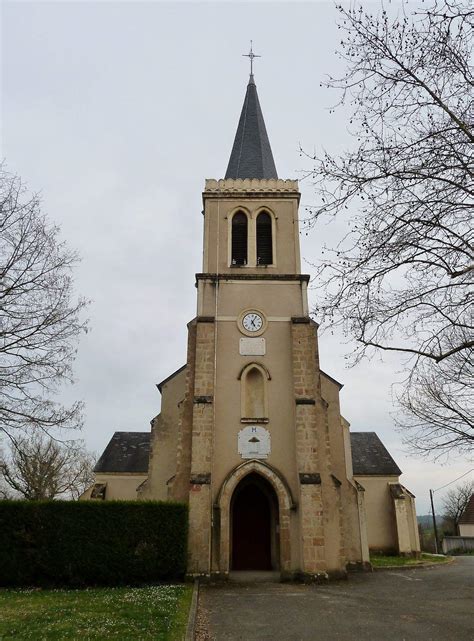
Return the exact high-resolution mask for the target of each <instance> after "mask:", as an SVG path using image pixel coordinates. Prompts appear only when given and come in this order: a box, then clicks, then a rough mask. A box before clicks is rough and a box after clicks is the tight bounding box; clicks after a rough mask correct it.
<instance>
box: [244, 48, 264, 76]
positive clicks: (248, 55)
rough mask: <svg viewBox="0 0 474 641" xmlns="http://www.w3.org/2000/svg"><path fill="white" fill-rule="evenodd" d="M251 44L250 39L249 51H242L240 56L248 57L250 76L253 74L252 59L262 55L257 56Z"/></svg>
mask: <svg viewBox="0 0 474 641" xmlns="http://www.w3.org/2000/svg"><path fill="white" fill-rule="evenodd" d="M252 45H253V41H252V40H251V41H250V53H243V54H242V56H244V58H250V77H252V76H253V59H254V58H261V57H262V56H259V55H257V54H256V53H254V52H253V50H252Z"/></svg>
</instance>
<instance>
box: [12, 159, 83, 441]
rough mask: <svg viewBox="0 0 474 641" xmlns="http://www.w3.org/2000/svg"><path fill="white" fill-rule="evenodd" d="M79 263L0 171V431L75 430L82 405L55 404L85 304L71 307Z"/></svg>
mask: <svg viewBox="0 0 474 641" xmlns="http://www.w3.org/2000/svg"><path fill="white" fill-rule="evenodd" d="M77 260H78V258H77V255H76V254H75V253H74V252H71V251H70V250H68V249H67V248H66V246H65V244H64V243H63V242H61V241H60V240H59V229H58V228H57V227H55V226H54V225H51V224H50V223H49V222H48V221H47V220H46V217H45V216H44V215H43V214H42V213H41V209H40V203H39V200H38V198H37V197H36V196H31V195H28V193H27V192H26V190H25V188H24V187H23V185H22V183H21V180H20V179H19V178H18V177H16V176H13V175H11V174H9V173H7V172H6V171H5V170H4V168H3V167H1V166H0V430H1V431H3V432H5V433H8V434H10V435H12V434H14V433H15V431H17V430H18V429H19V428H28V427H41V428H43V429H46V430H47V429H49V428H52V427H65V428H75V427H79V426H80V425H81V403H74V404H73V405H72V406H71V407H63V406H61V405H60V404H59V403H57V402H56V401H55V400H53V399H54V395H55V393H57V391H58V389H59V386H60V385H61V384H62V383H64V382H66V381H71V380H72V362H73V360H74V357H75V353H76V343H77V340H78V337H79V335H80V334H81V333H82V332H84V331H85V330H86V322H85V321H84V320H82V319H81V312H82V310H83V308H84V306H85V305H86V301H84V300H83V299H79V300H75V299H74V293H73V281H72V268H73V266H74V264H75V263H76V262H77Z"/></svg>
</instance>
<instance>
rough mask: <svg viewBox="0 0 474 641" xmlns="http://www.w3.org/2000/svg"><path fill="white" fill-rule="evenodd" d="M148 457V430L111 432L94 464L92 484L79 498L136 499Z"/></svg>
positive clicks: (142, 481)
mask: <svg viewBox="0 0 474 641" xmlns="http://www.w3.org/2000/svg"><path fill="white" fill-rule="evenodd" d="M149 458H150V433H149V432H115V434H114V435H113V436H112V438H111V439H110V441H109V444H108V445H107V447H106V448H105V450H104V451H103V453H102V455H101V457H100V458H99V460H98V461H97V464H96V466H95V467H94V473H95V480H94V483H93V484H92V485H91V486H90V487H89V488H88V489H87V490H86V491H85V492H84V494H83V495H82V496H81V497H80V499H81V500H87V499H107V500H108V501H112V500H116V501H117V500H122V501H133V500H136V498H137V491H138V489H139V487H140V486H141V485H142V483H144V482H145V481H146V479H147V477H148V460H149Z"/></svg>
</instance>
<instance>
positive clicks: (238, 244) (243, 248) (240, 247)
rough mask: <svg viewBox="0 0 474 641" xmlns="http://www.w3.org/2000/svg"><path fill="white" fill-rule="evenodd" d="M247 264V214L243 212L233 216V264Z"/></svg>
mask: <svg viewBox="0 0 474 641" xmlns="http://www.w3.org/2000/svg"><path fill="white" fill-rule="evenodd" d="M246 264H247V216H246V215H245V214H243V213H241V212H239V213H238V214H235V216H234V217H233V218H232V265H246Z"/></svg>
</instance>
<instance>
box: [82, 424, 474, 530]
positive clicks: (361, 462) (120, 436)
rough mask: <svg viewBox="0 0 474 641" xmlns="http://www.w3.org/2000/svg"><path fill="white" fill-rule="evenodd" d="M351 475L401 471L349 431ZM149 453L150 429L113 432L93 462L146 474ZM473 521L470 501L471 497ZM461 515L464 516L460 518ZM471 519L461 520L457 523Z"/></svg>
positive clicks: (371, 441)
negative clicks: (99, 455)
mask: <svg viewBox="0 0 474 641" xmlns="http://www.w3.org/2000/svg"><path fill="white" fill-rule="evenodd" d="M351 446H352V465H353V469H354V475H356V476H357V475H359V476H370V475H376V476H377V475H378V476H394V475H395V476H399V475H400V474H401V470H400V468H399V467H398V465H397V464H396V463H395V461H394V460H393V458H392V457H391V456H390V454H389V453H388V452H387V450H386V448H385V446H384V445H383V443H382V441H381V440H380V439H379V437H378V436H377V434H376V433H375V432H352V433H351ZM149 455H150V432H115V434H114V435H113V436H112V438H111V439H110V442H109V444H108V445H107V447H106V448H105V450H104V452H103V454H102V456H101V457H100V459H99V460H98V462H97V465H96V466H95V468H94V471H95V472H97V473H102V474H104V473H110V472H115V473H121V472H122V473H127V472H128V473H146V472H148V458H149ZM471 506H472V507H471V509H472V517H471V518H472V519H473V521H474V500H473V497H471ZM463 518H464V517H463ZM463 522H464V523H469V522H472V521H461V523H463Z"/></svg>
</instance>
